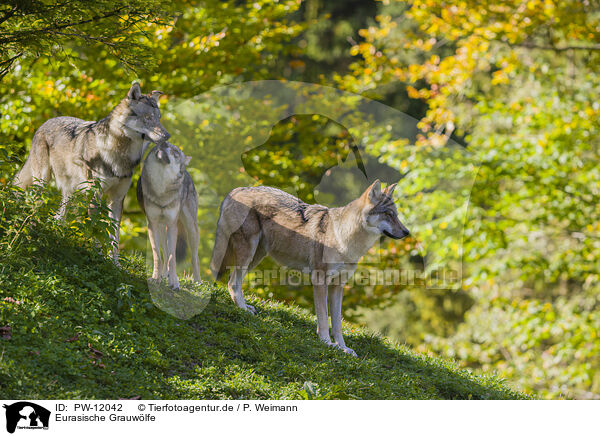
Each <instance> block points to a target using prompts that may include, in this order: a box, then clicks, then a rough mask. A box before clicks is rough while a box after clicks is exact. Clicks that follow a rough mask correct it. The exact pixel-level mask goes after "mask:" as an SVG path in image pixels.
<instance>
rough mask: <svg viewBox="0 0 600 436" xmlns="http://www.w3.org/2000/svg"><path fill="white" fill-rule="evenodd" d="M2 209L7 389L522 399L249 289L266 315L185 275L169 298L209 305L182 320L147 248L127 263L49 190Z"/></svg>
mask: <svg viewBox="0 0 600 436" xmlns="http://www.w3.org/2000/svg"><path fill="white" fill-rule="evenodd" d="M0 211H2V218H1V221H0V398H28V399H50V398H68V399H73V398H86V399H117V398H130V397H135V396H141V397H142V398H144V399H150V398H154V399H225V398H232V399H242V398H245V399H301V398H338V399H350V398H356V399H359V398H362V399H454V398H457V399H458V398H460V399H467V398H473V399H503V398H524V395H523V394H520V393H517V392H514V391H511V390H510V389H508V388H507V387H506V386H505V385H504V384H503V383H502V382H501V381H500V380H498V379H496V378H495V377H492V376H490V377H487V376H486V377H482V376H474V375H472V374H471V373H469V372H466V371H463V370H460V369H458V367H457V365H456V364H454V363H453V362H450V361H448V360H441V359H435V358H430V357H427V356H424V355H420V354H417V353H414V352H412V351H411V350H410V349H409V348H407V347H403V346H399V345H396V344H393V343H392V342H390V341H389V340H387V339H385V338H382V337H380V336H377V335H375V334H373V333H372V332H370V331H368V330H367V329H364V328H361V327H357V326H355V325H350V324H345V326H344V331H345V334H346V336H347V343H348V345H349V346H350V347H352V348H353V349H354V350H356V352H357V353H358V354H359V358H353V357H351V356H348V355H346V354H344V353H342V352H340V351H338V350H335V349H332V348H330V347H327V346H325V345H324V344H322V343H321V342H319V340H318V339H317V336H316V333H315V331H316V324H315V319H314V316H313V314H312V313H310V312H308V311H306V310H304V309H300V308H298V307H294V306H289V305H283V304H281V303H278V302H275V301H268V300H259V299H257V298H253V296H252V294H251V292H248V293H247V294H248V299H249V301H250V303H251V304H253V305H255V307H257V309H258V311H259V313H258V316H252V315H250V314H247V313H245V312H243V311H242V310H240V309H238V308H237V307H235V306H234V304H233V303H232V302H231V301H230V299H229V296H228V294H227V291H226V290H225V289H223V288H221V287H219V286H217V285H213V284H211V283H205V284H202V285H200V286H198V285H192V284H189V283H188V284H187V289H188V290H189V293H188V294H186V295H187V296H186V295H183V296H181V295H179V296H178V295H175V296H171V298H170V299H169V300H170V301H173V300H174V301H176V302H179V304H183V306H184V307H185V306H186V305H187V304H188V303H189V299H190V298H191V299H197V301H201V302H204V303H206V304H205V307H204V310H203V311H202V312H201V313H199V314H197V315H195V316H193V317H191V318H190V319H187V320H182V319H179V318H177V317H175V316H172V315H169V314H168V313H166V312H165V311H163V310H161V309H159V308H157V307H156V305H155V304H153V302H152V298H151V295H150V294H151V293H150V292H149V290H148V286H147V283H146V280H145V271H144V270H145V265H144V262H143V259H141V258H140V257H135V256H133V257H125V258H124V260H123V261H122V264H123V265H122V267H121V268H117V267H116V266H114V265H113V264H112V263H111V262H110V261H108V260H107V259H106V258H104V257H102V256H101V255H100V254H98V249H97V248H94V245H93V244H92V243H90V242H89V240H88V239H86V238H87V237H86V236H85V235H84V234H82V227H81V226H78V225H75V224H73V223H75V221H74V222H72V223H69V224H67V225H58V224H56V223H55V222H54V221H53V220H52V219H48V214H49V213H50V208H46V203H45V202H44V201H40V200H39V199H38V200H35V199H32V198H18V201H15V199H14V197H13V194H7V192H5V191H3V192H0ZM155 297H156V298H160V295H155ZM186 298H187V299H188V300H186ZM182 299H183V300H182Z"/></svg>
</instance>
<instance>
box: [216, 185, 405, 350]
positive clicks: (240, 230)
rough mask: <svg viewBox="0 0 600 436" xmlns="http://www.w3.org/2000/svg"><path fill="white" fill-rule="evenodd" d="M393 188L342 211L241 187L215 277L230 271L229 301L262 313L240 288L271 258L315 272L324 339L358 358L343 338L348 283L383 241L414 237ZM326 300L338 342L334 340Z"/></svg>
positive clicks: (225, 220)
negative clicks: (383, 238) (402, 219)
mask: <svg viewBox="0 0 600 436" xmlns="http://www.w3.org/2000/svg"><path fill="white" fill-rule="evenodd" d="M395 187H396V184H393V185H390V186H388V187H387V188H386V189H385V190H384V191H382V190H381V183H380V181H379V180H376V181H375V182H373V184H372V185H371V186H370V187H369V188H367V190H366V191H364V193H363V194H362V195H361V196H360V197H359V198H357V199H355V200H353V201H352V202H350V203H349V204H347V205H346V206H343V207H337V208H328V207H325V206H321V205H318V204H314V205H308V204H306V203H304V202H303V201H301V200H300V199H298V198H296V197H294V196H292V195H290V194H288V193H286V192H284V191H281V190H279V189H276V188H272V187H266V186H258V187H242V188H236V189H234V190H233V191H231V192H230V193H229V194H228V195H227V196H226V197H225V199H224V200H223V202H222V203H221V211H220V216H219V220H218V223H217V231H216V236H215V245H214V248H213V253H212V260H211V264H210V268H211V272H212V274H213V276H214V277H215V279H217V280H219V279H220V278H221V277H222V275H223V274H224V273H225V271H226V270H228V269H229V270H230V277H229V281H228V289H229V293H230V295H231V298H232V299H233V301H234V302H235V304H237V305H238V306H239V307H241V308H243V309H245V310H247V311H249V312H251V313H256V310H255V309H254V307H252V306H250V305H248V304H247V303H246V301H245V300H244V295H243V293H242V282H243V280H244V276H245V275H246V274H247V273H248V271H249V270H251V269H253V268H254V267H256V266H257V265H258V263H259V262H260V261H261V260H262V259H263V258H264V257H265V256H266V255H269V256H271V257H272V258H273V259H274V260H275V261H277V262H278V263H280V264H283V265H285V266H288V267H290V268H294V269H298V270H304V271H308V272H310V277H311V282H312V284H313V287H314V304H315V312H316V315H317V334H318V336H319V338H320V339H321V340H322V341H323V342H325V343H326V344H329V345H333V346H336V347H338V348H340V349H341V350H342V351H344V352H346V353H348V354H351V355H353V356H356V353H355V352H354V350H352V349H351V348H348V347H347V346H346V344H345V342H344V337H343V335H342V296H343V290H344V284H345V283H346V281H347V280H348V279H349V278H350V277H351V276H352V274H353V273H354V271H355V269H356V265H357V263H358V261H359V260H360V258H361V257H362V256H363V255H364V254H365V253H366V252H367V250H369V248H371V247H372V246H373V244H375V242H376V241H377V240H378V239H379V238H380V237H381V236H382V235H385V236H388V237H390V238H393V239H401V238H404V237H406V236H407V235H408V234H409V231H408V229H407V228H406V227H405V226H404V225H403V224H402V223H401V222H400V220H399V218H398V213H397V210H396V206H395V204H394V201H393V199H392V194H393V192H394V189H395ZM328 296H329V298H330V301H329V309H330V312H331V326H332V334H333V339H334V342H332V341H331V338H330V336H329V316H328V307H327V298H328Z"/></svg>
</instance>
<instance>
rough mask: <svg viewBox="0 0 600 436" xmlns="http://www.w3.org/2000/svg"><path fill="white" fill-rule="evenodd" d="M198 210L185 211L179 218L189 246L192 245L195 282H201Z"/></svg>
mask: <svg viewBox="0 0 600 436" xmlns="http://www.w3.org/2000/svg"><path fill="white" fill-rule="evenodd" d="M197 213H198V211H197V210H193V209H192V210H186V209H184V210H183V211H182V213H181V215H180V216H179V217H180V219H181V222H182V224H183V228H184V229H185V234H186V236H187V241H188V244H189V245H190V251H191V256H192V270H193V272H194V280H195V281H197V282H199V281H200V267H199V265H198V244H199V243H200V236H199V234H198V219H197V216H196V215H197Z"/></svg>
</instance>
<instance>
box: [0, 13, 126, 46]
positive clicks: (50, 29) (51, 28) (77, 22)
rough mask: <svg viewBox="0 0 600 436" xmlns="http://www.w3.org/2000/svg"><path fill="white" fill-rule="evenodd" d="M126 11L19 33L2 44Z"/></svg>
mask: <svg viewBox="0 0 600 436" xmlns="http://www.w3.org/2000/svg"><path fill="white" fill-rule="evenodd" d="M124 9H125V6H122V7H120V8H119V9H116V10H114V11H112V12H107V13H106V14H104V15H97V16H95V17H92V18H89V19H87V20H81V21H76V22H74V23H67V24H61V25H57V26H50V27H45V28H43V29H33V30H26V31H23V32H19V33H18V35H16V36H12V37H8V38H0V43H7V42H14V41H18V40H19V39H21V38H22V37H23V36H25V35H31V34H36V33H52V32H54V31H57V30H61V29H66V28H67V27H73V26H80V25H82V24H87V23H91V22H93V21H99V20H103V19H105V18H110V17H114V16H116V15H118V14H119V13H120V12H121V11H122V10H124Z"/></svg>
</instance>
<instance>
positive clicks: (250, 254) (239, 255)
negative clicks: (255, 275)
mask: <svg viewBox="0 0 600 436" xmlns="http://www.w3.org/2000/svg"><path fill="white" fill-rule="evenodd" d="M231 238H232V241H231V242H232V244H233V247H234V249H235V266H234V267H233V269H232V271H231V274H230V275H229V282H228V284H227V288H228V290H229V295H231V298H232V300H233V301H234V303H235V304H237V305H238V306H239V307H241V308H242V309H244V310H247V311H248V312H250V313H254V314H255V313H256V309H255V308H254V307H253V306H251V305H249V304H247V303H246V300H245V299H244V293H243V292H242V283H243V281H244V277H245V276H246V274H247V273H248V267H249V266H250V264H251V263H252V260H253V259H254V255H255V253H256V249H257V248H258V244H259V242H260V234H256V235H254V236H252V237H250V238H246V237H244V235H243V234H242V233H241V232H235V233H234V234H233V235H231Z"/></svg>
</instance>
